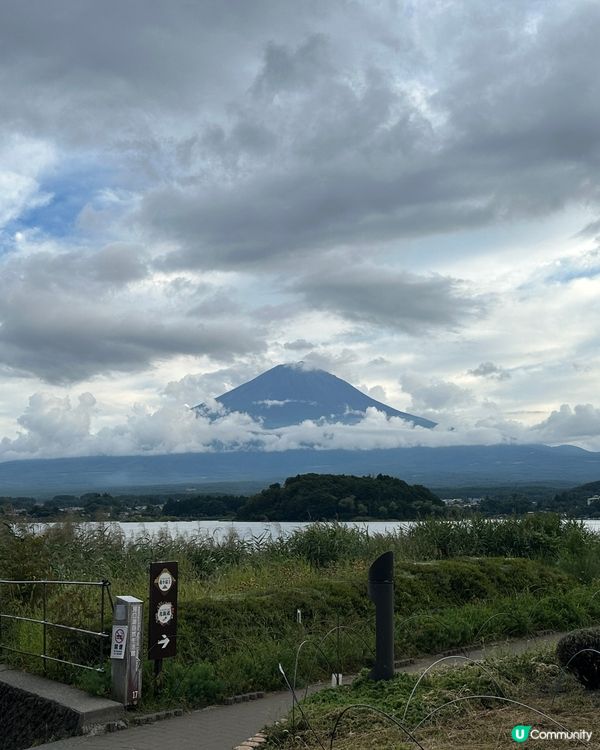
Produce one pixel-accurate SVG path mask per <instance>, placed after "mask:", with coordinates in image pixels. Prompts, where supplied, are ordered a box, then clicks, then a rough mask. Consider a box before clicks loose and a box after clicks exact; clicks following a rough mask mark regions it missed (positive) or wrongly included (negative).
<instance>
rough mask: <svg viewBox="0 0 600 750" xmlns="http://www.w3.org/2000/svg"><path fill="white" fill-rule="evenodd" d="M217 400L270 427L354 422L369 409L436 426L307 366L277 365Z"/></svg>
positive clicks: (227, 407) (423, 424)
mask: <svg viewBox="0 0 600 750" xmlns="http://www.w3.org/2000/svg"><path fill="white" fill-rule="evenodd" d="M216 400H217V401H218V402H219V403H221V404H222V405H223V406H224V407H225V408H226V409H227V410H228V411H238V412H245V413H246V414H249V415H250V416H251V417H253V418H254V419H261V420H262V421H263V424H264V426H265V427H267V428H275V427H284V426H287V425H293V424H300V423H301V422H303V421H305V420H307V419H310V420H321V419H323V420H325V421H328V422H344V423H346V424H352V423H353V422H358V421H360V420H361V419H362V418H363V417H364V415H365V412H366V410H367V409H368V408H369V407H373V408H375V409H378V410H379V411H382V412H384V413H385V414H387V415H388V416H390V417H400V418H402V419H404V420H406V421H408V422H411V423H412V424H415V425H418V426H420V427H434V426H435V422H431V421H430V420H429V419H424V418H423V417H416V416H414V415H413V414H407V413H406V412H402V411H398V410H397V409H393V408H392V407H391V406H387V405H386V404H382V403H381V402H380V401H376V400H375V399H373V398H370V397H369V396H367V395H365V394H364V393H362V392H361V391H359V390H358V389H357V388H354V386H352V385H350V383H347V382H346V381H345V380H342V379H341V378H338V377H336V376H335V375H332V374H331V373H329V372H326V371H325V370H320V369H318V368H314V367H311V366H310V365H309V364H306V363H305V362H296V363H293V364H283V365H277V366H276V367H273V368H272V369H271V370H267V372H263V373H262V375H259V376H258V377H256V378H254V379H253V380H249V381H248V382H247V383H243V384H242V385H240V386H238V387H237V388H234V389H233V390H231V391H228V392H227V393H224V394H222V395H221V396H218V397H217V399H216ZM195 408H196V409H203V405H202V404H200V405H199V406H197V407H195Z"/></svg>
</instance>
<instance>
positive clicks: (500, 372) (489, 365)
mask: <svg viewBox="0 0 600 750" xmlns="http://www.w3.org/2000/svg"><path fill="white" fill-rule="evenodd" d="M469 375H475V377H478V378H491V379H492V380H508V379H509V378H510V372H508V370H505V369H504V368H503V367H499V366H498V365H495V364H494V363H493V362H482V363H481V364H480V365H478V366H477V367H476V368H475V369H474V370H469Z"/></svg>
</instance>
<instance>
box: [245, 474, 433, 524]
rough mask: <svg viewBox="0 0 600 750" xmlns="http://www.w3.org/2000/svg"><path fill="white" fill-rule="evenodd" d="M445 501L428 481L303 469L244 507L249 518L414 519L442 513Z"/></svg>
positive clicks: (283, 519)
mask: <svg viewBox="0 0 600 750" xmlns="http://www.w3.org/2000/svg"><path fill="white" fill-rule="evenodd" d="M443 507H444V506H443V503H442V502H441V500H440V499H439V498H438V497H437V495H434V494H433V492H431V491H430V490H428V489H427V488H426V487H423V486H422V485H419V484H416V485H409V484H407V483H406V482H403V481H402V480H401V479H396V478H395V477H390V476H386V475H383V474H378V475H377V476H376V477H356V476H348V475H345V474H341V475H339V474H299V475H298V476H295V477H289V478H288V479H286V480H285V482H284V484H283V485H280V484H272V485H270V486H269V487H268V488H267V489H265V490H263V491H262V492H260V493H259V494H257V495H254V496H253V497H251V498H250V499H249V500H248V502H247V503H246V504H245V505H243V506H242V507H241V508H240V509H239V511H238V518H240V519H244V520H263V519H269V520H271V521H306V520H313V521H317V520H323V519H332V518H337V519H339V520H349V519H352V518H357V517H369V518H397V519H412V518H418V517H420V516H423V515H428V514H431V513H435V512H436V511H439V512H442V510H443Z"/></svg>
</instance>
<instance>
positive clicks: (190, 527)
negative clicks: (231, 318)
mask: <svg viewBox="0 0 600 750" xmlns="http://www.w3.org/2000/svg"><path fill="white" fill-rule="evenodd" d="M583 523H584V524H585V525H586V526H587V527H588V528H589V529H591V530H592V531H595V532H596V533H600V520H598V519H585V520H583ZM411 524H412V522H411V521H364V522H356V521H348V522H341V524H340V525H342V526H347V527H350V528H358V529H363V530H367V531H368V532H369V534H382V533H385V532H394V531H399V530H401V529H406V528H409V527H410V526H411ZM43 525H44V524H40V526H41V527H42V526H43ZM86 525H89V526H95V525H102V526H116V527H119V528H120V529H121V530H122V531H123V533H124V534H125V535H126V536H127V537H131V536H139V535H142V534H147V535H149V536H155V535H156V534H168V535H169V536H171V537H174V536H197V535H202V536H210V537H213V538H214V539H215V541H220V540H222V539H226V538H227V537H228V536H229V535H230V534H236V535H237V536H238V537H239V538H241V539H252V538H256V537H263V536H270V537H271V538H272V539H277V538H280V537H287V536H289V535H290V534H292V533H293V532H294V531H296V530H297V529H304V528H306V527H307V526H310V523H307V522H300V521H297V522H296V521H281V522H279V523H277V522H272V523H266V522H263V521H150V522H147V523H139V522H135V521H109V522H103V523H101V524H96V523H93V522H87V523H86Z"/></svg>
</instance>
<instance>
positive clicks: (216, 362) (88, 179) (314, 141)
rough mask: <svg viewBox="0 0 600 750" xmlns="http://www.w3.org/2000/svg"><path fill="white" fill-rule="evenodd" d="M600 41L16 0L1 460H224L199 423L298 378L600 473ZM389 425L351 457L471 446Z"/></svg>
mask: <svg viewBox="0 0 600 750" xmlns="http://www.w3.org/2000/svg"><path fill="white" fill-rule="evenodd" d="M599 36H600V4H599V3H598V2H586V1H584V0H564V2H563V1H562V0H503V2H502V3H497V4H495V5H494V4H493V3H489V2H488V0H464V1H463V2H453V1H452V0H431V1H430V2H410V1H409V0H406V1H405V2H402V1H400V0H398V2H395V1H393V0H389V2H384V1H381V2H376V1H375V0H368V1H367V0H365V2H354V1H353V0H339V1H337V0H331V2H327V3H323V2H321V1H320V0H314V2H313V1H312V0H295V2H293V3H292V2H285V1H282V0H228V2H222V1H220V0H215V1H214V2H211V1H209V0H201V1H199V2H187V1H184V0H171V2H168V3H165V2H162V0H161V1H159V0H127V2H122V0H104V1H103V2H101V3H98V2H95V1H94V0H53V2H47V0H4V2H2V3H1V4H0V94H1V95H0V460H7V459H10V458H16V457H25V456H42V455H71V454H76V453H79V452H94V451H104V452H109V453H111V452H112V453H127V452H138V451H140V450H153V451H157V452H160V451H162V450H166V451H168V450H187V449H198V448H199V447H201V446H202V445H205V444H206V442H207V441H208V440H209V437H208V433H209V432H210V429H209V427H208V426H207V425H206V424H203V423H201V420H194V419H192V418H191V416H190V413H189V412H188V411H187V410H186V408H185V406H184V404H185V403H197V402H199V401H202V400H205V399H207V398H210V397H214V396H217V395H219V394H220V393H222V392H224V391H226V390H228V389H229V388H231V387H233V386H236V385H239V384H240V383H242V382H244V381H245V380H248V379H249V378H250V377H253V376H255V375H257V374H259V373H260V372H262V371H264V370H265V369H268V368H269V367H272V366H273V365H275V364H278V363H281V362H287V361H297V360H304V361H305V362H307V363H310V364H311V365H314V366H318V367H323V368H325V369H327V370H329V371H331V372H333V373H335V374H336V375H338V376H340V377H342V378H344V379H347V380H349V381H350V382H352V383H353V384H354V385H356V386H357V387H359V388H361V389H362V390H363V391H365V392H367V393H369V394H370V395H372V396H374V397H375V398H377V399H379V400H383V401H386V402H387V403H389V404H390V405H392V406H394V407H396V408H399V409H402V410H407V411H411V412H414V413H417V414H420V415H423V416H427V417H430V418H433V419H435V420H436V421H439V422H440V423H441V425H442V426H444V427H445V426H447V425H452V426H453V427H455V428H456V429H455V431H454V432H455V435H454V436H453V437H452V440H457V439H461V440H464V441H465V442H478V441H480V442H490V441H494V440H497V439H498V440H529V441H538V442H539V441H545V442H549V443H562V442H572V443H575V444H578V445H582V446H585V447H589V448H592V449H596V450H600V394H599V392H598V387H597V386H598V380H599V378H598V376H599V374H600V350H599V337H600V245H599V241H600V78H599V76H598V70H599V69H600V47H599V46H598V42H597V40H598V38H599ZM192 416H193V415H192ZM369 420H370V421H368V422H367V421H365V424H364V425H363V426H362V427H361V428H360V429H361V430H362V431H361V432H360V433H359V432H354V433H353V435H354V436H353V437H352V438H347V437H344V435H345V432H344V431H343V430H341V431H340V434H339V436H338V437H339V441H340V442H339V444H347V442H344V441H346V440H351V441H354V442H352V444H353V445H354V444H355V443H356V444H360V445H361V446H362V447H368V446H369V445H371V444H380V443H381V441H382V440H383V441H384V442H385V441H386V440H389V441H391V442H392V443H393V444H408V443H411V441H413V442H419V441H421V442H422V441H423V440H427V441H430V442H431V441H432V440H434V441H435V440H438V441H439V442H440V443H444V442H445V441H447V440H448V439H449V438H448V433H447V431H444V430H441V431H440V432H439V437H435V438H434V437H431V436H429V437H427V438H424V437H423V436H422V434H421V433H422V431H418V432H419V434H414V431H413V434H408V433H407V431H406V430H403V429H402V426H398V425H396V424H390V423H385V420H384V424H381V423H380V422H378V421H377V420H378V417H377V415H370V417H369ZM217 429H219V430H221V433H220V434H219V438H220V439H231V440H236V439H242V440H243V437H242V438H240V436H243V435H246V434H249V433H253V432H254V433H255V432H256V425H248V423H247V421H245V420H244V419H243V418H241V417H236V418H235V419H224V420H222V422H221V423H220V426H219V427H218V428H217ZM304 429H305V430H309V431H310V429H311V427H310V426H305V428H304ZM342 433H344V434H342ZM2 436H4V438H3V439H2ZM386 436H387V437H386ZM457 436H458V437H457ZM281 437H282V436H279V438H278V440H279V439H280V438H281ZM287 437H288V438H289V439H290V440H291V444H295V443H294V440H296V438H295V437H294V438H292V437H290V436H287ZM269 439H271V438H269ZM336 439H337V438H336ZM265 440H266V438H265ZM286 440H287V438H286ZM285 444H286V445H287V444H288V443H287V442H286V443H285ZM336 444H337V443H336ZM386 444H387V443H386Z"/></svg>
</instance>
